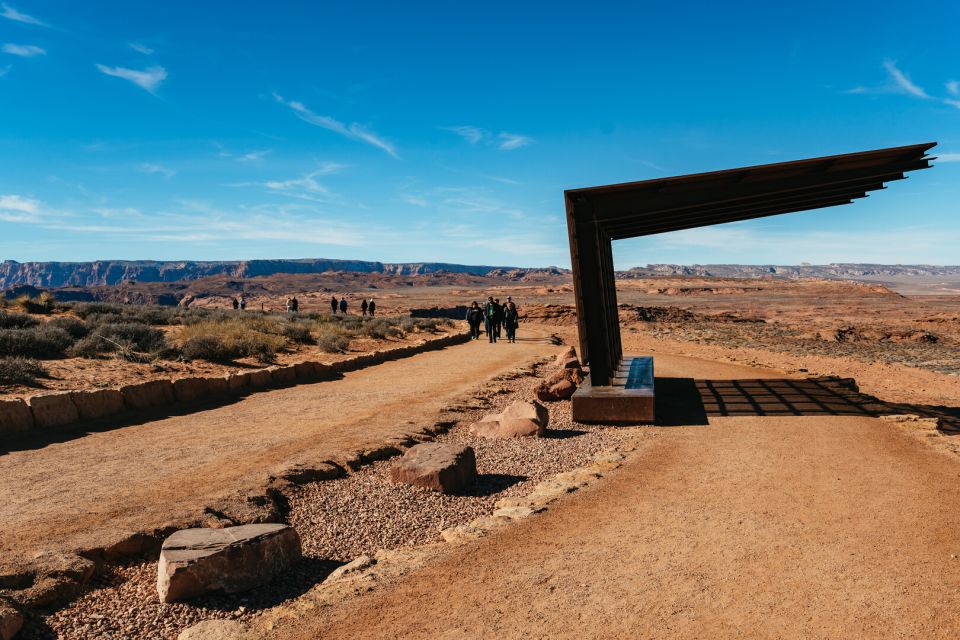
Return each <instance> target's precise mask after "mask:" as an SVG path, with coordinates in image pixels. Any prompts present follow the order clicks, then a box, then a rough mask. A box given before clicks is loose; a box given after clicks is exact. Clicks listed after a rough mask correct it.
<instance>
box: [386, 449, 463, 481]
mask: <svg viewBox="0 0 960 640" xmlns="http://www.w3.org/2000/svg"><path fill="white" fill-rule="evenodd" d="M476 478H477V459H476V456H475V455H474V453H473V448H471V447H468V446H464V445H457V444H440V443H436V442H424V443H423V444H418V445H416V446H415V447H411V448H410V449H408V450H407V452H406V453H404V454H403V456H402V457H401V458H400V459H399V460H397V461H396V462H395V463H394V465H393V467H392V468H391V470H390V479H391V480H393V481H394V482H402V483H405V484H412V485H414V486H417V487H423V488H424V489H432V490H434V491H439V492H441V493H455V492H458V491H462V490H464V489H466V488H467V487H468V486H470V485H471V484H472V483H473V482H474V481H475V480H476Z"/></svg>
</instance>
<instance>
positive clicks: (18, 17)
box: [0, 3, 50, 27]
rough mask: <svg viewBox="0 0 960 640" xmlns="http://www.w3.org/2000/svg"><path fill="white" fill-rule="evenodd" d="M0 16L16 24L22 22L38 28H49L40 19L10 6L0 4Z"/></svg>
mask: <svg viewBox="0 0 960 640" xmlns="http://www.w3.org/2000/svg"><path fill="white" fill-rule="evenodd" d="M0 9H2V11H0V16H2V17H4V18H6V19H7V20H13V21H14V22H22V23H24V24H33V25H36V26H38V27H49V26H50V25H48V24H47V23H46V22H43V21H42V20H40V19H39V18H34V17H33V16H30V15H27V14H25V13H21V12H20V11H17V10H16V9H14V8H13V7H11V6H10V5H8V4H5V3H4V4H0Z"/></svg>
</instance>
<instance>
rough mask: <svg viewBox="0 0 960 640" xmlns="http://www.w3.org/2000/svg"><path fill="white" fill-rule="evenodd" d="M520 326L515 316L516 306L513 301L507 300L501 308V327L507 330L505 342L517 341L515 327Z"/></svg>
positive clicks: (518, 319)
mask: <svg viewBox="0 0 960 640" xmlns="http://www.w3.org/2000/svg"><path fill="white" fill-rule="evenodd" d="M519 325H520V318H519V316H518V314H517V305H515V304H513V300H511V299H510V298H507V304H505V305H504V306H503V326H504V327H505V328H506V330H507V342H516V341H517V327H518V326H519Z"/></svg>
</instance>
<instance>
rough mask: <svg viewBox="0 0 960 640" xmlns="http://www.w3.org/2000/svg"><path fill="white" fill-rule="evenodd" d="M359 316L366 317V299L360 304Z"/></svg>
mask: <svg viewBox="0 0 960 640" xmlns="http://www.w3.org/2000/svg"><path fill="white" fill-rule="evenodd" d="M360 315H362V316H365V315H367V299H366V298H364V299H363V302H361V303H360Z"/></svg>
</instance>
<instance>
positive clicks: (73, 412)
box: [27, 391, 80, 429]
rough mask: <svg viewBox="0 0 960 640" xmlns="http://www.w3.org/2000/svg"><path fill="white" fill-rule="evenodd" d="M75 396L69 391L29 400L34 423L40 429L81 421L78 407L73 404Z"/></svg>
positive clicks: (32, 397)
mask: <svg viewBox="0 0 960 640" xmlns="http://www.w3.org/2000/svg"><path fill="white" fill-rule="evenodd" d="M72 396H73V394H72V393H71V392H69V391H60V392H57V393H44V394H42V395H39V396H31V397H30V398H28V399H27V404H29V405H30V411H31V412H32V413H33V422H34V424H36V426H37V427H38V428H41V429H43V428H50V427H62V426H64V425H67V424H71V423H73V422H76V421H77V420H79V419H80V412H79V411H77V405H75V404H74V403H73V397H72Z"/></svg>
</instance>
